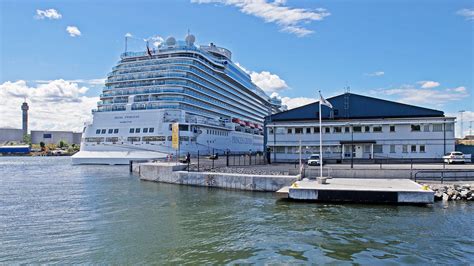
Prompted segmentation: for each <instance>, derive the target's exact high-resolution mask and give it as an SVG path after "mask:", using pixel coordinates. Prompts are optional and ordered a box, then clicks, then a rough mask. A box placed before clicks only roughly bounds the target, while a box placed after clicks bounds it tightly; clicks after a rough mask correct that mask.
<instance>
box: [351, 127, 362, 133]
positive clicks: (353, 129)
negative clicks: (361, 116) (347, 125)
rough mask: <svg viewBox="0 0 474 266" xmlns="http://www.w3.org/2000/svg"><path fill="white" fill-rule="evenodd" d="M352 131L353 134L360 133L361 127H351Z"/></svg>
mask: <svg viewBox="0 0 474 266" xmlns="http://www.w3.org/2000/svg"><path fill="white" fill-rule="evenodd" d="M352 131H354V132H362V127H361V126H355V127H352Z"/></svg>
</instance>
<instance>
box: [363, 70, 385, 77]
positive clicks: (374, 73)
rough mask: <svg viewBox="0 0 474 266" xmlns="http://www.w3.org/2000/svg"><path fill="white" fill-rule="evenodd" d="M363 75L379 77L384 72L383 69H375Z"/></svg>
mask: <svg viewBox="0 0 474 266" xmlns="http://www.w3.org/2000/svg"><path fill="white" fill-rule="evenodd" d="M365 75H367V76H369V77H381V76H383V75H385V72H383V71H375V72H372V73H367V74H365Z"/></svg>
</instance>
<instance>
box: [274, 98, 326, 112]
mask: <svg viewBox="0 0 474 266" xmlns="http://www.w3.org/2000/svg"><path fill="white" fill-rule="evenodd" d="M316 101H317V99H316V98H306V97H296V98H290V97H282V98H281V103H282V104H283V105H286V107H287V108H288V110H289V109H293V108H296V107H300V106H303V105H307V104H310V103H314V102H316Z"/></svg>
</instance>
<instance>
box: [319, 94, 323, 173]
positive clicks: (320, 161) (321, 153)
mask: <svg viewBox="0 0 474 266" xmlns="http://www.w3.org/2000/svg"><path fill="white" fill-rule="evenodd" d="M322 98H323V97H321V91H319V177H323V135H322V134H323V127H322V126H321V99H322Z"/></svg>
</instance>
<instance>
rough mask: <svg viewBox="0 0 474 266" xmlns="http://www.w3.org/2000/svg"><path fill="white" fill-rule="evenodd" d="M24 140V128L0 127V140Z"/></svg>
mask: <svg viewBox="0 0 474 266" xmlns="http://www.w3.org/2000/svg"><path fill="white" fill-rule="evenodd" d="M6 141H16V142H21V141H23V130H21V129H17V128H0V142H6Z"/></svg>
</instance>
